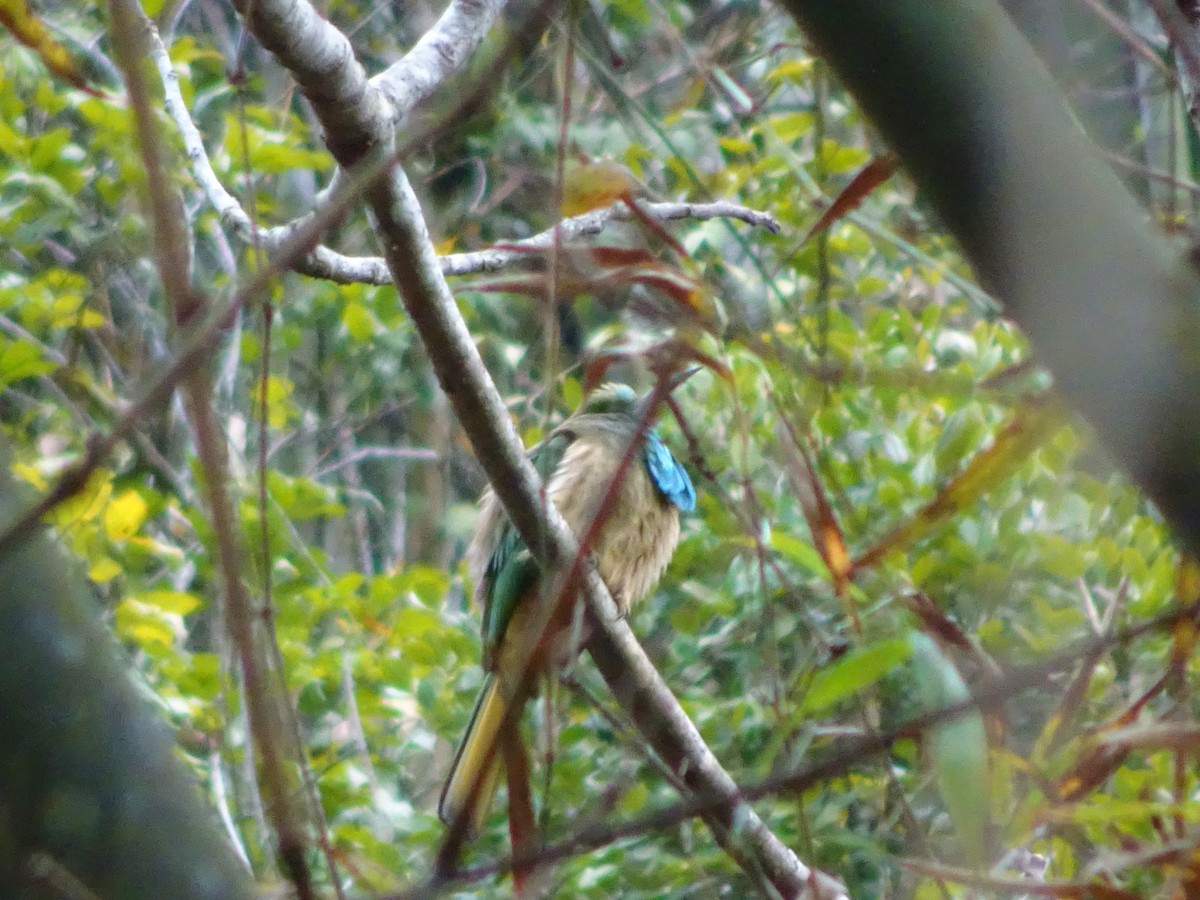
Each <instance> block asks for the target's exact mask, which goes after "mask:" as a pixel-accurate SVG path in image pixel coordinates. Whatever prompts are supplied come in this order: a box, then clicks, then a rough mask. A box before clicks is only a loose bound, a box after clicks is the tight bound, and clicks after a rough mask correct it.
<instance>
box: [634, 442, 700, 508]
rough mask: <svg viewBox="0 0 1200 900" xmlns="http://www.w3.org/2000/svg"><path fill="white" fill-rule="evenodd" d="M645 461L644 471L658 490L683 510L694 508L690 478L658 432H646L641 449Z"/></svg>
mask: <svg viewBox="0 0 1200 900" xmlns="http://www.w3.org/2000/svg"><path fill="white" fill-rule="evenodd" d="M642 456H643V458H644V459H645V461H646V471H647V472H649V473H650V480H651V481H652V482H654V486H655V487H656V488H657V489H658V492H659V493H660V494H662V495H663V496H664V497H666V498H667V500H669V501H670V502H672V503H674V504H675V505H676V506H678V507H679V508H680V509H681V510H683V511H684V512H691V511H692V510H693V509H695V508H696V489H695V488H694V487H692V479H691V478H689V477H688V473H687V471H686V470H685V469H684V468H683V466H681V465H680V464H679V461H678V460H677V459H675V457H674V456H672V455H671V451H670V450H668V449H667V445H666V444H664V443H663V441H662V438H660V437H659V436H658V432H656V431H649V432H647V433H646V446H645V448H644V449H643V451H642Z"/></svg>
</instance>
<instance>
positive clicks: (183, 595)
mask: <svg viewBox="0 0 1200 900" xmlns="http://www.w3.org/2000/svg"><path fill="white" fill-rule="evenodd" d="M137 600H138V602H140V603H143V604H145V605H146V606H152V607H154V608H155V609H158V610H161V611H162V612H165V613H171V614H172V615H176V616H186V615H187V614H188V613H190V612H192V611H193V610H195V609H198V608H199V606H200V598H199V597H197V596H196V595H195V594H189V593H187V592H186V591H146V592H145V593H144V594H138V595H137Z"/></svg>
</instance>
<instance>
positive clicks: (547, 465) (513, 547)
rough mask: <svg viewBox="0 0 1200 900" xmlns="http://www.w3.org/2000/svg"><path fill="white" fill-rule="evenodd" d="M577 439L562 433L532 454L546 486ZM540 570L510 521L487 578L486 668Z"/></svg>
mask: <svg viewBox="0 0 1200 900" xmlns="http://www.w3.org/2000/svg"><path fill="white" fill-rule="evenodd" d="M574 439H575V435H574V434H572V433H570V432H569V431H558V432H554V433H553V434H551V435H550V437H548V438H547V439H546V440H545V441H543V442H542V443H540V444H538V445H537V446H536V447H534V448H533V449H532V450H530V451H529V459H530V461H531V462H532V463H533V466H534V468H535V469H537V470H538V474H539V475H541V477H542V481H543V482H548V481H549V480H550V477H551V476H552V475H553V474H554V471H555V470H556V469H557V468H558V465H559V463H561V462H562V458H563V454H565V453H566V452H567V447H568V446H570V444H571V441H573V440H574ZM537 577H538V567H537V563H536V562H534V560H533V556H532V555H531V554H530V552H529V550H528V549H526V547H525V542H524V541H522V540H521V536H520V535H519V534H517V530H516V529H515V528H513V527H512V525H511V524H510V523H509V522H508V521H507V519H506V520H505V522H504V525H503V526H502V527H501V529H500V536H499V538H498V539H497V540H496V547H495V549H494V550H492V555H491V557H490V558H489V559H488V564H487V569H486V571H485V573H484V578H485V579H486V581H487V582H488V588H487V594H486V596H485V598H484V607H483V659H484V668H485V669H490V668H491V662H492V660H494V658H495V652H496V648H497V647H499V646H500V641H501V640H503V639H504V632H505V631H506V630H507V629H508V623H509V622H510V621H511V620H512V614H513V611H514V610H515V609H516V608H517V604H518V603H520V602H521V598H522V597H523V596H525V592H526V591H528V590H529V588H530V586H532V585H533V583H534V582H535V581H536V580H537Z"/></svg>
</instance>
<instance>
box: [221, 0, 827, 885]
mask: <svg viewBox="0 0 1200 900" xmlns="http://www.w3.org/2000/svg"><path fill="white" fill-rule="evenodd" d="M295 2H296V0H255V2H253V3H251V2H250V0H237V6H238V8H239V9H240V10H242V11H243V12H245V10H246V8H247V7H248V6H252V7H253V10H254V12H253V18H252V19H251V26H252V27H253V28H254V29H255V31H256V32H257V30H258V23H259V22H273V23H277V22H278V21H279V19H280V16H279V12H278V11H277V10H276V9H275V7H277V6H279V7H285V8H291V7H293V6H294V4H295ZM259 38H260V40H262V41H263V43H264V44H265V45H267V46H268V48H269V49H272V50H273V51H274V52H276V54H277V55H278V56H279V58H280V60H281V62H282V63H283V64H284V65H285V66H287V67H288V68H289V69H292V70H293V71H294V72H295V73H296V76H297V80H298V81H299V82H300V83H301V85H305V84H308V83H309V82H310V81H311V78H312V67H313V66H314V64H315V62H316V61H317V59H323V58H324V56H320V55H319V56H318V57H315V58H310V56H309V54H308V53H306V52H305V50H306V48H305V47H304V45H303V44H298V43H296V42H294V41H290V40H286V39H284V38H283V36H280V35H276V34H267V35H261V34H260V35H259ZM314 108H315V109H316V110H317V114H318V116H321V117H322V119H323V122H324V124H325V127H326V130H327V131H328V130H329V123H328V122H325V121H324V118H323V117H324V115H325V112H326V106H325V104H324V103H320V102H316V101H314ZM351 118H353V117H351ZM379 134H380V128H379V127H378V124H377V123H364V124H363V127H362V128H361V130H360V131H359V132H357V133H350V132H347V131H343V132H341V133H340V134H339V143H338V146H337V147H332V146H331V149H332V150H333V152H334V155H335V156H336V157H338V160H339V162H343V164H344V162H345V160H343V159H342V156H341V155H339V154H345V155H346V157H347V159H350V160H353V159H357V158H359V157H360V156H361V155H362V154H363V153H364V152H369V150H370V149H371V148H372V145H373V142H374V141H375V139H376V138H377V136H378V135H379ZM366 200H367V203H368V206H369V208H370V210H371V212H372V214H373V218H374V222H375V228H376V233H377V235H378V237H379V240H380V242H381V243H382V245H383V256H384V259H385V260H386V261H387V265H388V269H389V270H390V272H391V275H392V278H393V279H394V281H395V283H396V285H397V287H398V288H399V290H400V294H401V298H402V300H403V302H404V304H405V308H406V309H407V310H408V312H409V315H410V316H411V317H412V319H413V322H414V324H415V326H416V328H417V331H418V332H419V334H420V336H421V339H422V341H423V342H424V344H425V347H426V350H427V351H428V353H429V357H430V360H431V362H432V364H433V367H434V371H435V373H436V374H437V377H438V381H439V382H440V383H441V385H442V388H443V389H444V390H445V391H446V394H447V396H448V397H449V399H450V402H451V403H452V404H453V406H454V410H455V413H456V414H457V415H458V418H459V421H460V423H461V424H462V426H463V430H464V431H465V432H466V433H467V436H468V438H469V439H470V440H471V443H472V445H473V446H474V448H475V451H476V454H477V456H478V458H479V461H480V463H481V464H482V465H483V468H484V470H485V471H486V472H487V474H488V477H489V479H490V480H491V482H492V484H493V486H494V488H495V490H496V494H497V496H498V497H499V499H500V501H501V502H502V503H503V505H504V508H505V510H506V512H507V513H508V515H509V518H510V520H511V521H512V523H513V525H514V527H516V529H517V530H518V532H519V533H520V534H521V536H522V538H523V539H524V540H525V542H526V544H527V546H529V547H530V548H533V549H535V551H536V552H537V553H538V555H539V558H540V561H541V562H542V563H543V565H544V566H545V567H546V568H547V570H552V569H555V568H560V567H561V566H560V565H558V564H560V563H562V562H565V561H569V560H571V559H573V558H575V556H576V555H577V553H578V547H577V545H576V542H575V539H574V536H573V535H572V533H571V531H570V529H569V528H568V527H567V525H566V523H565V522H564V521H563V520H562V517H561V516H560V515H558V513H557V512H556V511H555V510H554V509H553V507H552V506H550V505H549V504H546V505H545V506H544V507H543V503H542V500H541V495H540V485H539V483H538V479H537V475H536V473H535V471H534V469H533V467H532V465H531V464H530V463H529V461H528V459H527V458H526V456H525V451H524V447H523V446H522V445H521V442H520V440H519V439H518V437H517V433H516V430H515V428H514V427H513V424H512V421H511V419H510V418H509V415H508V413H507V410H506V409H505V407H504V404H503V403H502V401H501V398H500V395H499V393H498V392H497V390H496V387H495V385H494V384H493V383H492V381H491V378H490V376H489V375H488V372H487V370H486V368H485V367H484V365H483V361H482V359H481V358H480V356H479V353H478V351H477V350H476V348H475V344H474V341H473V339H472V337H471V335H470V333H469V332H468V331H467V328H466V325H465V323H464V322H463V320H462V317H461V316H460V315H459V312H458V309H457V307H456V306H455V303H454V298H453V296H452V295H451V293H450V289H449V287H448V286H447V284H446V280H445V277H444V276H443V275H442V272H441V267H440V265H439V263H438V260H437V256H436V254H435V253H434V250H433V246H432V244H431V243H430V240H429V235H428V230H427V227H426V224H425V221H424V218H423V216H422V215H421V211H420V207H419V205H418V203H417V199H416V196H415V194H413V191H412V187H411V185H410V184H409V182H408V179H407V177H406V176H405V174H404V172H403V171H402V170H401V169H400V168H399V167H395V168H393V169H392V171H391V172H390V174H389V175H388V176H387V177H386V178H381V179H379V180H378V181H376V182H375V183H374V184H373V185H372V186H371V187H370V188H369V189H368V190H367V192H366ZM584 594H585V596H586V598H587V602H588V603H589V605H590V607H591V608H592V609H593V611H594V612H595V614H596V617H597V618H598V619H599V620H600V621H602V622H605V623H607V624H606V625H605V631H606V633H609V634H612V635H614V636H615V635H622V637H621V639H620V641H619V642H618V641H617V640H616V638H615V637H614V638H613V639H612V640H613V647H614V648H616V650H617V651H618V652H619V653H620V654H621V660H622V670H623V673H624V674H623V676H622V677H623V679H629V678H634V679H636V680H635V682H634V683H636V684H637V685H638V690H636V691H625V692H624V696H630V695H631V694H633V695H636V696H639V697H654V698H655V699H656V701H657V702H659V703H661V704H662V707H663V708H662V709H658V710H656V712H657V714H658V716H659V718H661V719H662V720H664V721H668V722H674V721H676V720H677V719H678V720H682V719H686V716H685V714H684V713H683V711H682V710H681V709H679V707H678V703H677V701H675V700H674V698H673V697H671V696H670V693H669V691H665V690H664V691H662V692H661V694H660V693H658V692H656V691H655V689H654V685H653V683H651V682H643V680H642V679H641V678H640V677H638V676H639V675H643V674H645V673H646V671H647V670H652V666H651V665H650V663H649V661H648V660H646V659H645V657H644V654H641V653H640V648H639V647H638V645H637V642H636V640H635V639H634V638H633V636H632V633H631V632H629V629H628V625H626V624H624V623H623V622H620V621H618V617H617V615H616V607H615V604H614V603H613V601H612V598H611V597H610V596H609V595H608V592H607V590H606V589H605V588H604V586H603V583H602V582H601V581H600V579H599V576H597V575H596V574H595V573H591V574H590V575H589V576H588V578H587V579H586V586H585V590H584ZM664 735H665V736H666V738H664V739H668V738H669V739H670V740H672V742H674V741H675V740H676V739H677V738H678V736H679V735H678V734H676V733H675V732H673V731H671V730H670V729H666V730H664ZM694 749H695V748H693V747H690V746H687V745H686V744H684V743H683V741H681V740H680V741H679V746H678V747H677V750H678V754H679V756H681V757H687V758H688V760H689V762H688V768H689V769H691V768H694V769H695V770H696V771H697V773H699V774H698V775H697V779H698V782H699V783H698V784H697V787H698V788H699V789H702V790H704V791H706V792H708V793H710V794H713V795H717V796H725V795H729V796H730V797H731V800H732V796H733V795H732V794H730V792H729V786H730V785H731V784H732V782H731V781H729V780H728V776H727V775H726V776H725V777H724V779H718V778H716V777H715V775H714V773H713V769H714V768H716V769H717V770H718V771H719V767H715V766H713V765H710V764H709V761H708V760H707V759H703V758H700V757H696V758H693V757H692V756H691V755H690V753H689V751H692V752H694ZM703 773H707V777H705V775H704V774H703ZM722 774H724V773H722ZM730 806H731V809H736V810H737V812H738V814H739V815H738V823H739V826H742V828H743V829H744V830H742V831H740V832H739V834H741V835H744V837H745V846H746V848H747V849H748V851H749V852H750V853H751V854H752V855H753V856H755V857H756V858H757V859H758V861H759V864H760V865H762V867H763V869H764V870H766V871H767V872H769V873H773V874H774V876H775V878H776V879H777V880H774V883H775V885H776V887H777V889H778V890H779V891H780V893H781V894H783V895H784V896H788V897H793V896H814V895H816V896H825V897H837V896H844V892H842V891H841V890H840V888H838V887H837V886H836V885H835V884H834V883H833V881H832V879H828V878H825V879H823V880H821V881H819V882H817V884H818V885H819V886H818V887H817V889H816V890H815V891H814V890H812V888H813V882H815V881H816V879H815V878H814V873H813V872H812V871H811V870H810V869H809V868H808V867H806V866H805V865H804V864H803V863H801V862H800V861H799V860H798V859H796V858H795V857H794V855H792V854H791V852H790V851H789V850H788V849H787V848H786V847H784V846H783V845H782V844H780V843H779V842H778V841H777V840H775V839H774V837H773V836H771V835H770V834H769V832H767V830H766V828H765V826H762V825H761V823H760V822H757V820H756V817H755V815H754V813H753V811H752V810H749V808H747V807H745V806H744V805H742V804H737V803H733V802H731V804H730ZM747 824H749V826H750V827H746V825H747Z"/></svg>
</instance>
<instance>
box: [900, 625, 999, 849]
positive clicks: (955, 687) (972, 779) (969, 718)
mask: <svg viewBox="0 0 1200 900" xmlns="http://www.w3.org/2000/svg"><path fill="white" fill-rule="evenodd" d="M909 642H910V644H911V646H912V651H913V657H912V672H913V676H914V679H915V681H916V689H917V690H916V693H917V698H918V700H919V701H920V703H921V707H922V709H923V710H924V711H925V712H936V711H937V710H939V709H944V708H945V707H947V706H952V705H954V704H956V703H961V702H963V701H965V700H967V699H969V698H970V696H971V695H970V691H968V690H967V685H966V683H965V682H964V681H963V680H962V676H961V675H959V674H958V670H957V669H956V668H955V667H954V665H953V663H951V662H950V660H948V659H947V658H946V657H945V656H943V655H942V652H941V650H940V649H939V648H938V646H937V644H935V643H934V642H933V640H932V639H931V638H929V637H928V636H926V635H924V634H921V633H919V632H914V633H913V634H912V635H910V637H909ZM928 748H929V757H930V761H931V763H932V766H933V773H934V776H935V778H936V779H937V784H938V790H939V791H940V792H941V794H942V802H944V803H945V804H946V809H947V810H948V811H949V812H950V819H951V821H953V822H954V829H955V831H956V832H957V833H958V840H959V844H960V845H961V847H962V849H963V852H964V854H965V855H966V857H967V860H968V861H969V862H970V863H971V864H972V865H974V866H977V867H978V866H980V865H982V863H983V861H984V859H985V858H986V856H987V823H988V820H989V818H990V812H991V792H990V790H989V770H988V756H987V731H986V730H985V728H984V725H983V716H982V715H980V714H979V712H977V711H972V712H967V713H964V714H963V715H961V716H957V717H956V718H954V719H950V720H949V721H947V722H945V723H943V724H940V725H937V726H935V727H934V728H933V729H932V730H931V733H930V735H929V738H928Z"/></svg>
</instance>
